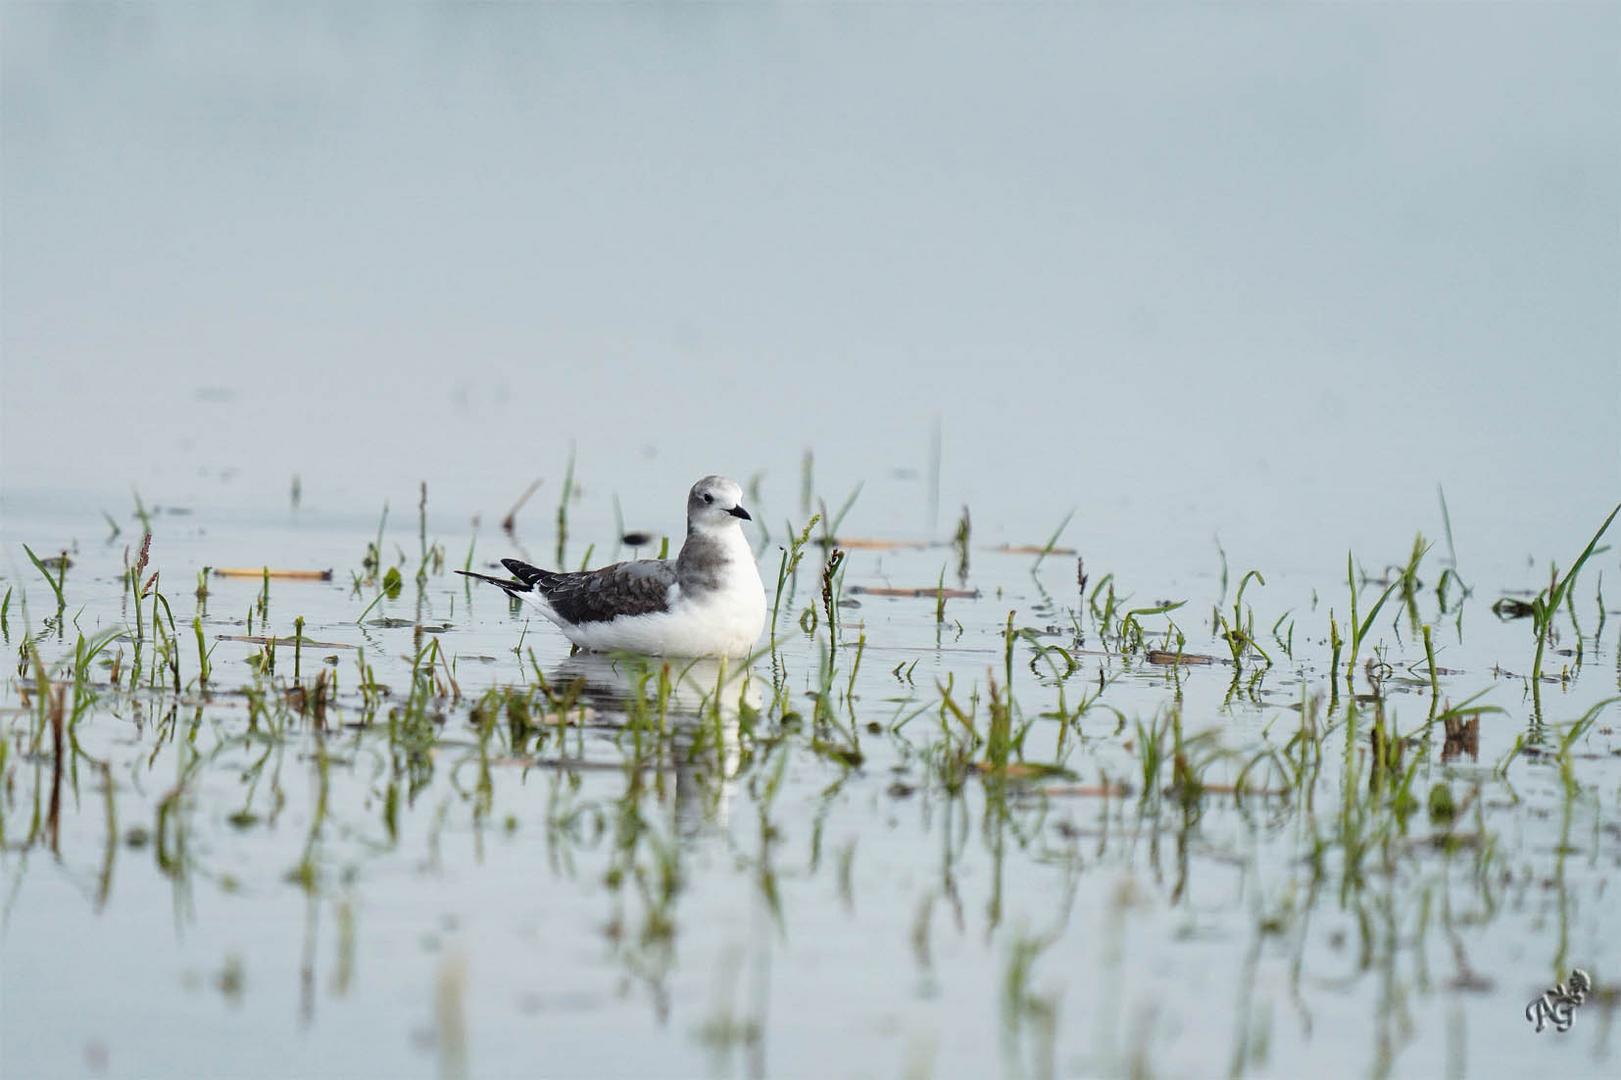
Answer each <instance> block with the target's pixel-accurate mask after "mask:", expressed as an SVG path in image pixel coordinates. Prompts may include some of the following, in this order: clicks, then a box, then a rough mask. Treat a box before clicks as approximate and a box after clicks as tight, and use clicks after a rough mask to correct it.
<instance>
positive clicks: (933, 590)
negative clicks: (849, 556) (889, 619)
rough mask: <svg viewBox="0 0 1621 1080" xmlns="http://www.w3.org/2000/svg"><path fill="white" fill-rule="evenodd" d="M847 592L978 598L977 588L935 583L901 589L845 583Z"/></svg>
mask: <svg viewBox="0 0 1621 1080" xmlns="http://www.w3.org/2000/svg"><path fill="white" fill-rule="evenodd" d="M844 591H845V592H847V593H853V594H855V595H857V596H902V597H906V598H908V599H914V600H915V599H929V600H934V599H937V598H939V597H942V596H943V597H945V598H946V599H947V600H978V599H979V590H978V589H947V588H941V587H939V586H935V585H924V586H920V587H919V588H915V589H902V588H896V587H893V586H889V585H847V586H845V589H844Z"/></svg>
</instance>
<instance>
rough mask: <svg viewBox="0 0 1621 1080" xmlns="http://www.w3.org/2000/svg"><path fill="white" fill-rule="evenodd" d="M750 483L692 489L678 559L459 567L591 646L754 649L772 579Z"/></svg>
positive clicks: (691, 651)
mask: <svg viewBox="0 0 1621 1080" xmlns="http://www.w3.org/2000/svg"><path fill="white" fill-rule="evenodd" d="M742 497H743V489H742V488H740V487H738V486H737V482H736V481H735V480H729V479H727V478H726V477H724V476H706V477H704V478H703V479H702V480H700V481H698V482H697V483H696V484H694V485H692V491H691V492H689V493H688V494H687V538H686V541H685V542H684V543H683V544H682V545H681V553H680V554H679V555H678V556H677V557H676V558H674V559H636V560H634V561H630V562H621V563H614V564H613V565H612V566H604V567H602V568H601V569H598V570H581V571H578V572H574V573H569V572H564V571H557V570H542V569H540V568H539V567H538V566H530V565H529V564H528V563H525V562H520V561H518V560H517V559H502V560H501V565H502V566H504V567H506V568H507V570H508V572H510V573H511V574H512V578H511V579H507V578H498V577H490V576H489V575H487V574H475V573H472V572H470V571H467V570H458V571H456V572H457V573H458V574H463V575H465V576H467V577H472V578H477V579H478V580H480V581H487V582H489V583H490V584H492V585H496V586H499V587H500V588H502V589H505V590H506V592H507V594H508V595H509V596H515V597H517V598H518V599H519V600H521V601H523V602H524V603H525V604H528V605H529V606H530V607H533V608H535V609H536V610H538V611H539V612H540V613H541V614H542V615H544V616H546V618H548V619H550V620H551V621H552V622H554V623H556V624H557V628H558V629H559V630H561V631H563V636H564V637H566V638H568V639H569V640H570V641H572V642H573V643H574V644H575V645H577V646H579V647H580V648H582V649H589V650H592V651H593V652H635V653H644V654H647V655H650V656H747V655H748V654H749V653H750V652H751V651H752V650H753V649H754V643H755V642H756V641H758V640H759V638H760V631H761V629H763V628H764V626H765V586H764V585H763V584H761V582H760V571H759V568H758V567H757V566H756V565H755V562H754V552H753V551H751V550H750V549H749V544H748V541H747V540H746V539H744V537H743V522H745V521H752V520H753V518H751V517H749V512H748V511H747V510H745V509H743V507H742V505H741V503H740V502H739V500H740V499H741V498H742Z"/></svg>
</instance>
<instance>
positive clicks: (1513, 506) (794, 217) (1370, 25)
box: [0, 3, 1621, 561]
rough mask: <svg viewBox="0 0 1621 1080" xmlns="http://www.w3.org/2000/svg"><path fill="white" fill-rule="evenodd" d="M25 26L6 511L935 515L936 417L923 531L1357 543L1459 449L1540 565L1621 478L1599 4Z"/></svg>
mask: <svg viewBox="0 0 1621 1080" xmlns="http://www.w3.org/2000/svg"><path fill="white" fill-rule="evenodd" d="M4 12H5V14H4V19H5V25H4V30H5V33H4V46H3V47H4V85H3V90H4V115H3V128H0V133H3V137H4V157H3V176H0V179H3V188H0V210H3V251H0V254H3V267H0V271H3V275H0V286H3V293H0V296H3V324H0V335H3V337H0V343H3V351H4V369H3V381H0V393H3V398H0V420H3V423H0V481H3V487H4V491H5V500H6V504H7V507H8V511H9V512H10V513H13V514H16V513H26V512H27V511H28V508H29V507H30V506H34V505H39V500H41V499H50V498H55V496H56V494H66V495H68V496H71V497H72V498H73V499H75V500H76V501H77V503H78V504H79V505H81V506H82V507H83V508H84V510H85V513H86V515H87V519H88V520H89V521H90V522H91V523H92V524H91V525H89V526H88V527H87V528H90V529H94V528H99V527H100V526H99V524H96V523H99V521H100V518H99V513H98V512H97V511H99V509H101V508H102V506H103V504H105V505H106V506H107V508H108V509H110V510H113V511H114V512H116V513H119V514H122V513H124V512H125V508H127V507H128V506H129V504H130V495H129V490H130V488H131V486H132V485H134V486H138V487H139V488H140V490H141V493H142V495H143V496H144V497H145V498H146V499H147V500H148V501H149V502H159V503H182V504H187V503H189V504H193V505H195V504H197V503H208V504H211V505H215V504H222V503H232V504H242V505H266V506H274V507H276V508H277V509H278V510H279V509H280V508H282V507H284V506H285V505H286V492H287V489H288V486H289V483H290V478H291V476H292V475H293V474H294V473H297V474H299V475H301V477H302V482H303V487H304V491H305V501H306V506H310V507H315V508H325V509H327V510H330V511H338V510H345V509H348V508H350V507H353V508H356V510H357V513H358V512H360V510H361V509H362V508H363V511H364V514H365V515H367V516H374V515H375V508H376V506H377V504H378V503H380V501H381V500H382V499H383V498H391V499H392V500H393V501H394V502H395V504H396V505H397V506H398V505H402V504H409V503H412V502H414V496H415V486H416V481H417V480H418V479H419V478H425V479H427V480H428V481H429V483H430V486H431V489H432V491H433V492H434V503H435V505H436V506H437V507H439V508H440V509H442V510H445V511H447V512H449V511H455V512H457V513H466V514H472V513H475V512H483V513H485V514H486V515H496V516H498V515H499V514H500V513H503V512H504V511H505V509H506V507H507V506H508V505H509V504H510V502H511V501H512V500H513V499H514V498H515V497H516V496H517V494H518V492H519V491H521V490H522V488H523V486H524V485H525V484H526V483H527V482H528V481H529V479H531V478H532V477H534V476H537V475H544V476H546V477H548V485H549V487H548V488H547V489H546V491H547V494H544V495H541V496H538V497H537V498H538V499H541V500H545V501H548V502H550V501H553V500H555V497H556V490H557V485H558V482H559V478H560V474H561V472H562V466H563V461H564V459H565V458H566V456H567V452H568V447H569V446H570V444H571V443H573V444H576V445H577V447H578V454H579V461H580V475H581V478H582V481H583V482H584V483H585V485H586V490H587V492H588V493H595V497H596V501H595V502H593V503H592V506H593V507H594V508H595V512H603V508H604V507H606V505H607V501H606V500H607V495H608V493H609V492H611V491H613V492H618V493H619V494H620V495H621V497H622V498H623V499H624V500H625V502H626V505H627V507H628V508H630V509H631V510H632V511H634V512H635V515H636V516H638V517H639V518H643V517H647V516H648V515H650V514H651V515H653V516H654V517H656V518H657V521H656V524H659V525H667V524H668V522H666V521H665V519H667V518H674V517H676V515H678V513H679V506H680V502H679V499H680V491H681V490H682V489H684V487H685V486H686V485H687V484H688V483H690V481H691V479H692V478H693V477H695V476H697V475H699V474H701V473H703V472H708V471H715V470H719V471H726V472H730V473H733V474H736V475H738V476H740V477H744V478H747V477H748V476H750V475H752V474H754V473H756V472H759V471H762V470H763V471H764V472H765V478H766V482H767V487H768V490H769V491H770V492H771V493H772V498H771V499H770V500H769V501H770V502H771V503H772V506H771V508H770V512H771V513H772V516H773V518H774V519H775V520H780V519H781V517H782V516H783V515H786V514H787V513H789V512H790V511H797V505H796V504H797V491H798V484H799V477H798V462H799V458H800V455H801V453H802V451H803V449H804V448H805V447H807V446H810V447H814V449H815V452H816V457H817V463H818V464H817V478H818V487H819V488H821V489H822V490H825V491H826V492H828V494H829V495H830V496H832V495H834V494H842V493H843V492H845V491H847V490H849V488H850V487H852V486H853V485H854V484H855V483H856V482H857V481H860V480H863V479H865V480H867V481H868V487H867V489H866V493H865V494H864V495H863V497H862V500H861V502H860V504H859V505H858V511H857V518H856V519H853V520H855V521H857V522H858V523H859V526H860V527H859V529H858V530H857V531H867V532H870V531H877V530H886V529H887V530H895V531H905V532H914V533H916V532H925V531H928V530H929V528H930V525H931V522H930V520H929V514H928V506H929V504H930V502H931V499H930V497H929V494H928V492H927V491H926V490H925V489H926V487H927V477H928V460H929V443H930V433H931V428H932V426H933V425H934V423H935V422H936V420H937V419H938V421H939V423H940V425H941V430H942V432H943V437H942V444H943V473H942V481H941V496H940V501H941V504H942V512H941V514H940V525H939V527H940V529H942V530H944V529H945V528H947V520H948V519H949V518H950V517H952V516H954V514H955V512H956V509H957V506H958V504H960V503H962V502H969V503H971V504H972V505H973V506H974V508H975V513H976V522H977V523H978V525H979V526H980V527H981V528H982V529H984V530H986V531H987V532H988V533H989V534H990V535H993V536H995V535H998V534H1001V533H1005V534H1008V535H1007V538H1009V539H1013V540H1015V541H1023V542H1029V541H1030V540H1032V539H1034V540H1038V541H1039V540H1040V539H1042V538H1043V536H1042V535H1036V534H1038V533H1039V534H1043V535H1044V534H1045V532H1047V531H1048V530H1049V529H1050V527H1051V526H1052V525H1053V524H1055V523H1056V522H1057V520H1058V519H1059V518H1061V517H1062V515H1063V513H1064V512H1065V511H1066V510H1067V509H1068V508H1069V507H1071V506H1079V507H1080V508H1081V513H1080V515H1078V517H1077V519H1076V522H1077V523H1076V526H1075V527H1076V529H1077V530H1078V531H1081V532H1084V533H1085V534H1087V535H1090V536H1093V537H1098V538H1102V537H1112V538H1117V539H1118V541H1119V542H1121V543H1123V544H1129V545H1132V546H1133V547H1137V546H1140V545H1142V544H1149V545H1153V544H1156V543H1161V542H1162V541H1161V540H1160V539H1159V538H1162V537H1166V536H1173V537H1174V536H1177V535H1179V534H1192V535H1196V536H1197V538H1198V543H1199V544H1200V545H1201V546H1203V545H1205V544H1207V543H1208V537H1209V536H1210V535H1211V534H1213V533H1215V532H1217V531H1220V532H1221V534H1222V535H1223V537H1224V539H1225V540H1226V542H1227V543H1228V546H1229V548H1230V549H1231V548H1233V547H1234V546H1238V547H1242V546H1244V545H1246V544H1251V545H1265V546H1266V548H1267V550H1268V551H1269V552H1273V553H1277V551H1278V549H1279V547H1280V546H1281V547H1283V548H1284V549H1289V548H1292V547H1295V546H1299V547H1302V548H1309V549H1312V551H1313V555H1314V561H1315V555H1316V553H1317V552H1318V551H1321V550H1323V549H1324V548H1325V547H1326V548H1327V549H1328V550H1327V551H1326V555H1327V556H1330V557H1331V558H1341V557H1342V556H1341V555H1340V554H1339V553H1340V552H1343V549H1344V548H1343V545H1344V544H1345V543H1347V542H1360V543H1375V544H1378V545H1381V546H1382V547H1389V546H1392V545H1396V546H1404V545H1405V542H1406V540H1407V538H1410V536H1411V533H1412V531H1413V529H1415V528H1418V527H1423V528H1425V529H1426V530H1427V531H1428V532H1429V533H1430V534H1431V535H1434V534H1436V533H1437V532H1438V531H1439V522H1438V518H1437V515H1436V511H1435V505H1436V503H1435V485H1436V484H1437V483H1438V482H1439V483H1444V484H1445V485H1446V489H1447V493H1448V497H1449V499H1450V501H1451V504H1452V510H1453V517H1454V519H1455V522H1456V523H1457V525H1458V531H1459V533H1460V537H1468V538H1469V540H1470V541H1471V542H1472V543H1474V544H1476V551H1477V553H1478V552H1479V551H1480V548H1481V546H1484V545H1491V544H1495V543H1499V542H1501V543H1504V544H1508V545H1510V547H1511V548H1512V554H1514V555H1515V557H1520V558H1523V556H1524V555H1526V554H1529V550H1527V549H1530V548H1535V549H1536V551H1537V554H1538V555H1539V556H1540V555H1547V554H1552V552H1549V551H1548V550H1546V548H1547V546H1548V544H1549V543H1552V542H1553V541H1555V540H1557V543H1558V545H1559V546H1560V547H1563V546H1568V545H1569V542H1570V541H1571V540H1578V541H1579V539H1580V537H1578V536H1576V534H1577V533H1582V532H1583V531H1584V530H1590V529H1591V527H1592V526H1593V525H1595V524H1596V522H1597V519H1598V518H1600V517H1602V513H1603V510H1604V509H1605V508H1607V506H1608V504H1609V502H1610V501H1613V500H1614V499H1615V498H1616V496H1617V493H1618V492H1621V457H1618V455H1621V450H1618V446H1621V438H1618V435H1617V432H1618V430H1621V376H1618V369H1617V357H1618V355H1621V314H1618V304H1617V298H1618V295H1621V245H1618V221H1621V216H1618V212H1617V208H1618V204H1621V195H1618V192H1621V135H1618V130H1617V123H1616V116H1617V107H1618V105H1621V93H1618V91H1621V11H1618V9H1617V8H1616V7H1615V6H1614V5H1608V4H1595V5H1590V6H1584V5H1576V4H1560V5H1540V4H1536V5H1534V4H1494V5H1484V6H1463V5H1451V4H1446V5H1428V6H1418V7H1409V6H1396V5H1386V4H1378V5H1375V4H1360V5H1297V6H1284V7H1281V8H1280V7H1274V6H1254V7H1247V8H1244V9H1239V10H1233V9H1222V10H1210V9H1203V8H1188V7H1180V6H1168V5H1154V6H1150V7H1146V8H1135V7H1133V8H1125V7H1119V6H1109V7H1105V8H1096V9H1094V8H1089V7H1081V6H1069V5H920V4H886V5H879V6H868V5H811V4H780V5H779V4H762V5H725V4H721V5H709V4H705V5H662V4H641V5H634V6H609V5H594V4H587V5H568V6H538V5H500V6H496V5H477V6H467V5H405V6H400V5H386V6H384V5H368V4H335V5H322V6H310V7H298V6H293V7H289V6H286V5H228V6H221V7H216V6H201V5H185V6H174V7H165V6H147V5H134V6H129V5H118V6H102V5H96V6H84V7H80V6H65V5H54V4H52V5H46V4H37V5H36V4H15V3H8V4H6V5H5V8H4ZM897 470H901V471H900V472H897ZM907 470H910V471H907ZM1527 523H1531V524H1527ZM1584 535H1585V534H1584ZM1280 537H1281V538H1284V539H1285V540H1286V542H1285V543H1283V544H1281V545H1280V544H1279V542H1278V541H1279V539H1280ZM1186 542H1187V541H1186V539H1185V538H1184V539H1181V540H1178V541H1176V546H1177V547H1179V548H1185V544H1186ZM1515 545H1518V546H1515Z"/></svg>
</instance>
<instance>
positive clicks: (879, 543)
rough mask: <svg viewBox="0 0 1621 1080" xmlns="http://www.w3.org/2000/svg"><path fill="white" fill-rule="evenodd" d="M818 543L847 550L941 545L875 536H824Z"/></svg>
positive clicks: (924, 541) (911, 548)
mask: <svg viewBox="0 0 1621 1080" xmlns="http://www.w3.org/2000/svg"><path fill="white" fill-rule="evenodd" d="M816 543H817V544H818V545H820V546H821V547H841V548H844V549H845V550H847V551H927V550H928V549H929V548H931V547H938V546H941V545H938V544H934V543H931V542H930V541H928V540H885V539H883V538H881V537H874V536H851V537H843V536H836V537H826V536H823V537H819V538H817V540H816Z"/></svg>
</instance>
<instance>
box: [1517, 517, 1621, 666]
mask: <svg viewBox="0 0 1621 1080" xmlns="http://www.w3.org/2000/svg"><path fill="white" fill-rule="evenodd" d="M1618 513H1621V503H1618V504H1617V505H1616V507H1615V509H1614V510H1611V511H1610V516H1609V517H1607V518H1605V519H1604V524H1602V525H1600V526H1599V527H1598V532H1596V533H1594V534H1593V539H1591V540H1589V541H1588V542H1587V546H1586V547H1585V548H1583V549H1582V553H1581V554H1580V555H1578V556H1576V561H1575V562H1573V563H1571V566H1570V570H1569V571H1567V572H1566V573H1565V575H1564V576H1563V577H1561V576H1560V575H1559V572H1558V570H1557V569H1555V570H1554V571H1553V574H1552V580H1551V581H1550V582H1549V583H1548V587H1547V588H1546V589H1544V590H1543V591H1542V592H1540V593H1538V594H1537V598H1536V599H1535V600H1533V601H1531V618H1532V620H1533V625H1534V627H1535V630H1536V635H1537V651H1536V656H1535V657H1533V658H1532V661H1531V683H1532V685H1533V686H1535V685H1536V684H1538V683H1540V682H1541V681H1542V651H1543V648H1544V646H1546V645H1547V643H1548V640H1549V639H1550V638H1551V637H1552V636H1553V619H1554V615H1555V614H1556V613H1557V612H1558V611H1559V605H1561V604H1563V603H1564V602H1565V600H1566V597H1567V596H1569V594H1570V587H1571V586H1572V585H1573V584H1575V581H1576V577H1577V575H1578V574H1580V573H1581V572H1582V567H1583V566H1585V565H1587V560H1588V559H1589V558H1591V557H1592V554H1593V552H1594V550H1596V549H1597V548H1598V542H1599V540H1600V539H1601V538H1602V537H1603V536H1604V534H1605V533H1606V532H1608V531H1609V528H1610V523H1611V522H1613V521H1614V520H1615V516H1616V514H1618Z"/></svg>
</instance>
